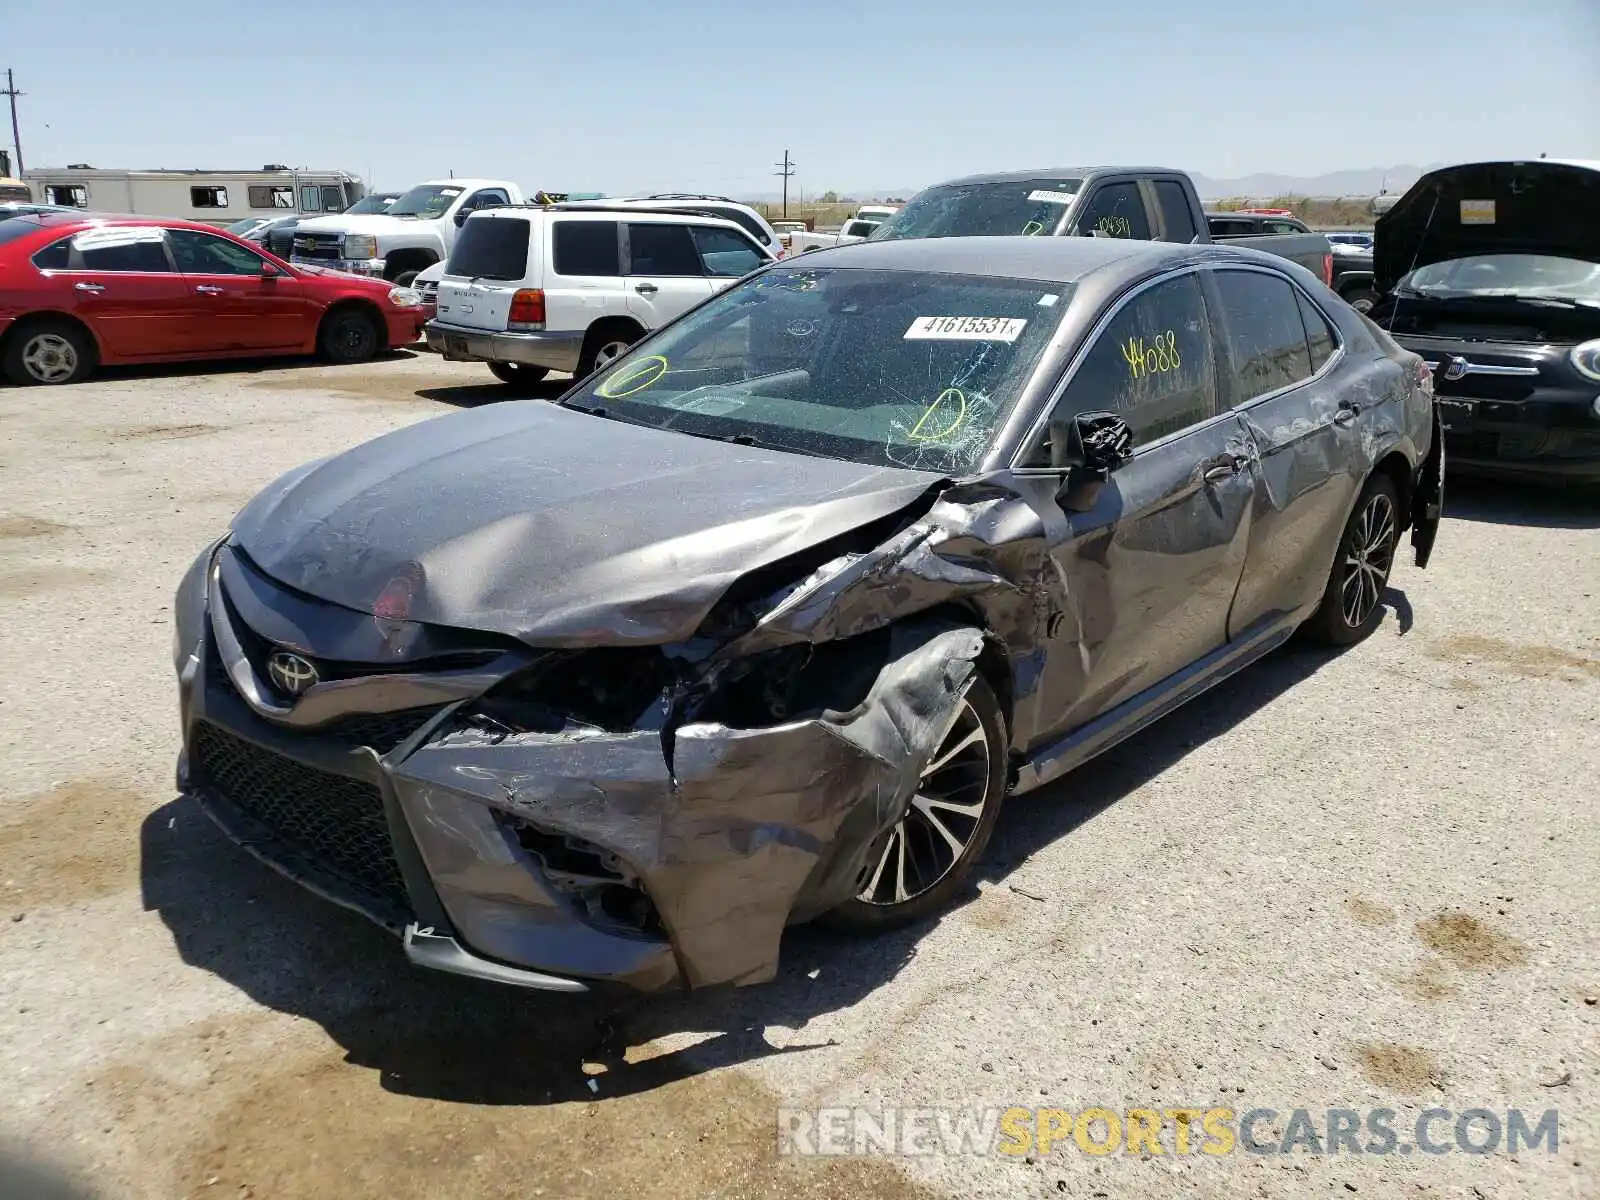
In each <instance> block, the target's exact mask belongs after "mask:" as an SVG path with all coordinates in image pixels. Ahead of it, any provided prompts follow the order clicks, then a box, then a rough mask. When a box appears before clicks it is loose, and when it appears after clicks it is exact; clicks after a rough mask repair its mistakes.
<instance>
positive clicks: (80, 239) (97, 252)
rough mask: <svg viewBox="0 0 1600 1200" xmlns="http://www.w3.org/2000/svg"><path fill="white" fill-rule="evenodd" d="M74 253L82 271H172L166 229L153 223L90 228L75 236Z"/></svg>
mask: <svg viewBox="0 0 1600 1200" xmlns="http://www.w3.org/2000/svg"><path fill="white" fill-rule="evenodd" d="M72 253H73V259H74V263H73V266H74V267H75V268H76V269H77V270H80V271H119V272H134V271H137V272H165V273H170V272H171V271H172V263H171V262H170V261H169V260H168V258H167V246H166V237H165V233H164V231H163V230H161V229H157V228H153V227H149V226H137V227H134V228H132V229H128V228H117V227H116V226H112V227H111V228H109V229H106V228H102V229H86V230H84V231H83V232H82V233H80V234H78V235H76V236H75V237H74V238H73V239H72Z"/></svg>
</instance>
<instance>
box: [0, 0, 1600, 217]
mask: <svg viewBox="0 0 1600 1200" xmlns="http://www.w3.org/2000/svg"><path fill="white" fill-rule="evenodd" d="M1519 7H1520V11H1519ZM336 12H337V13H338V14H339V15H338V16H337V17H335V16H334V14H335V13H336ZM1333 13H1337V14H1338V15H1337V17H1332V16H1330V15H1328V14H1333ZM1597 57H1600V0H1525V2H1524V3H1523V4H1522V5H1520V6H1518V5H1514V4H1509V3H1506V2H1505V0H1496V2H1489V0H1450V2H1442V0H1342V2H1339V3H1318V4H1314V5H1313V4H1309V3H1305V0H1270V2H1258V0H1233V2H1231V3H1225V4H1220V5H1214V6H1213V5H1206V4H1197V3H1190V2H1185V0H1094V2H1092V3H1081V2H1080V3H1072V2H1071V0H1053V2H1052V0H1026V2H1014V3H1008V2H1007V0H987V2H985V3H974V2H972V0H963V2H961V3H952V2H951V0H921V2H920V3H912V2H906V0H866V2H865V3H860V4H852V3H849V2H848V0H843V2H839V3H834V4H827V5H822V4H784V3H768V4H759V5H758V4H752V3H729V2H724V0H701V2H697V3H680V4H677V5H673V4H663V3H638V2H635V0H578V2H576V3H570V4H561V3H549V2H546V3H528V2H523V3H513V2H510V0H470V2H469V3H462V4H453V3H448V2H445V3H440V2H438V0H429V2H426V3H424V2H421V0H384V2H383V3H349V2H347V3H344V4H336V3H333V2H331V0H322V2H320V3H317V2H313V0H267V2H265V3H262V4H257V5H250V6H246V7H239V6H231V7H230V6H227V5H218V4H217V3H215V0H209V2H206V3H189V2H186V0H143V2H140V0H52V3H50V4H43V3H34V4H30V3H26V2H25V0H10V2H9V3H6V4H4V5H3V6H0V66H7V65H9V66H11V67H13V68H15V69H16V71H17V73H18V78H17V82H18V86H19V87H20V88H21V89H22V90H23V91H24V92H26V93H27V94H26V95H25V96H24V97H23V98H22V100H21V106H22V108H21V111H22V120H23V132H22V145H23V152H24V157H25V161H26V162H27V163H28V165H30V166H62V165H65V164H66V163H68V162H89V163H93V164H94V165H96V166H101V167H156V166H163V167H190V166H201V167H246V166H259V165H260V164H262V163H265V162H284V163H289V164H291V165H295V166H318V167H341V168H344V169H346V170H351V171H354V172H356V173H357V174H360V175H362V176H364V177H367V178H369V181H371V182H372V183H373V184H374V185H375V186H381V187H388V188H399V187H403V186H406V185H408V184H410V183H413V182H415V181H417V180H419V179H422V178H427V177H434V176H442V175H444V174H446V173H447V172H448V171H450V170H454V171H455V173H456V174H457V175H459V176H466V175H489V176H494V177H499V178H509V179H512V180H515V181H516V182H518V183H520V184H522V185H523V186H524V187H527V188H537V187H545V188H550V189H566V190H599V191H606V192H610V193H612V194H619V193H622V192H625V191H628V190H632V189H636V188H650V189H672V190H700V189H709V190H712V191H718V192H730V193H733V194H736V195H750V194H754V193H757V192H768V191H775V190H776V188H777V184H778V181H777V180H776V179H774V178H773V177H772V175H771V172H772V171H773V170H774V169H775V166H774V164H775V163H776V161H777V160H778V159H779V158H780V157H781V156H782V153H783V151H784V148H785V147H787V148H788V149H789V151H790V153H791V154H792V156H793V158H794V160H795V162H796V163H797V164H798V167H799V174H798V175H797V177H796V179H795V184H796V185H798V187H800V188H803V189H805V190H806V191H807V192H808V193H812V194H815V193H818V192H820V191H822V190H824V189H827V188H834V189H837V190H839V191H840V192H852V191H854V192H862V191H867V190H872V189H879V188H882V189H889V188H895V189H900V188H908V189H909V188H914V187H918V186H921V185H923V184H926V183H931V182H935V181H937V180H938V179H941V178H946V177H949V176H952V175H956V174H961V173H964V172H968V171H973V170H984V169H1003V168H1008V167H1026V166H1035V165H1066V164H1075V163H1116V162H1161V163H1163V164H1172V165H1176V166H1181V167H1185V168H1188V169H1190V170H1193V171H1198V172H1203V173H1205V174H1207V175H1211V176H1225V177H1232V176H1237V175H1244V174H1250V173H1254V172H1258V171H1271V172H1279V173H1286V174H1293V175H1313V174H1320V173H1323V172H1326V171H1330V170H1336V169H1341V168H1357V167H1371V166H1380V165H1383V166H1387V165H1393V164H1401V163H1417V164H1422V163H1431V162H1450V161H1460V160H1465V159H1473V158H1488V157H1499V156H1516V157H1528V156H1533V155H1537V154H1538V153H1540V152H1541V151H1546V152H1548V153H1550V154H1551V155H1552V156H1563V157H1573V156H1578V157H1590V158H1600V71H1597V70H1596V62H1597ZM0 128H3V126H0Z"/></svg>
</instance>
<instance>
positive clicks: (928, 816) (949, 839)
mask: <svg viewBox="0 0 1600 1200" xmlns="http://www.w3.org/2000/svg"><path fill="white" fill-rule="evenodd" d="M911 807H912V808H914V809H916V811H917V812H918V813H919V814H920V815H921V817H922V819H923V820H924V821H926V822H927V823H928V824H929V825H930V826H932V827H933V831H934V832H935V833H937V834H938V835H939V836H940V837H942V838H943V839H944V843H945V845H947V846H949V847H950V855H951V860H952V861H954V860H955V859H957V858H960V857H961V852H962V851H963V850H965V849H966V848H967V844H966V843H965V842H963V841H962V840H961V839H960V838H958V837H957V836H956V835H955V834H954V833H952V832H951V831H950V827H949V826H948V825H946V824H945V823H944V822H943V821H941V820H940V819H939V818H938V817H937V816H936V815H935V814H934V811H933V808H932V806H931V805H929V804H928V803H927V801H926V800H925V798H924V797H922V796H916V797H914V798H913V799H912V801H911Z"/></svg>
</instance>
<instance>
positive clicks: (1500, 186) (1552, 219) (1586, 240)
mask: <svg viewBox="0 0 1600 1200" xmlns="http://www.w3.org/2000/svg"><path fill="white" fill-rule="evenodd" d="M1597 213H1600V163H1581V162H1570V161H1558V160H1555V159H1534V160H1531V161H1527V162H1487V163H1466V164H1463V165H1461V166H1455V167H1446V168H1444V169H1443V170H1439V171H1431V172H1429V173H1428V174H1426V175H1424V176H1423V177H1422V178H1421V179H1419V180H1417V182H1416V183H1415V184H1413V185H1412V186H1411V189H1410V190H1409V191H1408V192H1406V194H1405V195H1404V196H1402V197H1400V199H1399V200H1398V201H1396V202H1395V205H1394V207H1393V208H1391V209H1390V210H1389V211H1388V212H1386V213H1385V214H1384V215H1383V216H1381V217H1379V218H1378V221H1377V224H1376V226H1375V227H1374V228H1375V230H1376V233H1375V235H1374V238H1375V244H1374V247H1373V274H1374V278H1373V282H1374V284H1375V285H1376V286H1377V288H1378V290H1379V291H1380V292H1387V291H1389V290H1390V289H1391V288H1393V287H1394V285H1395V284H1396V283H1398V282H1400V280H1401V278H1402V277H1403V276H1405V275H1406V274H1408V273H1409V272H1411V271H1413V270H1415V269H1416V268H1417V267H1425V266H1428V265H1429V264H1430V263H1436V262H1446V261H1448V260H1450V259H1452V258H1464V257H1466V256H1467V255H1471V254H1554V255H1560V256H1562V257H1566V258H1581V259H1587V260H1588V261H1590V262H1600V220H1597V219H1596V216H1595V214H1597Z"/></svg>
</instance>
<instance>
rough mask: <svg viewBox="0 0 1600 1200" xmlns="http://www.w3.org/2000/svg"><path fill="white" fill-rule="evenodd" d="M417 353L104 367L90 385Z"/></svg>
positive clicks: (370, 362)
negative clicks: (346, 358) (342, 357)
mask: <svg viewBox="0 0 1600 1200" xmlns="http://www.w3.org/2000/svg"><path fill="white" fill-rule="evenodd" d="M418 357H420V355H419V354H418V353H417V351H415V350H410V349H406V348H403V347H401V348H396V349H393V350H384V351H381V352H379V353H378V354H375V355H373V356H372V357H371V358H369V359H365V360H364V361H362V362H354V363H330V362H327V361H325V360H323V359H321V358H318V357H316V356H315V355H310V354H295V355H274V356H271V357H268V358H231V359H223V360H218V359H203V360H199V361H196V362H176V363H172V362H168V363H140V364H138V365H137V366H116V367H100V368H98V369H96V371H95V373H94V374H93V375H91V376H90V377H89V378H88V379H87V380H85V382H86V383H91V384H93V383H126V382H128V381H130V380H135V379H185V378H188V377H190V376H194V375H261V374H270V373H273V372H277V371H293V370H299V369H304V368H306V367H321V368H322V369H323V370H326V371H362V370H370V369H371V368H372V367H374V366H380V365H382V364H383V363H396V362H407V361H409V360H410V359H413V358H418Z"/></svg>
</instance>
